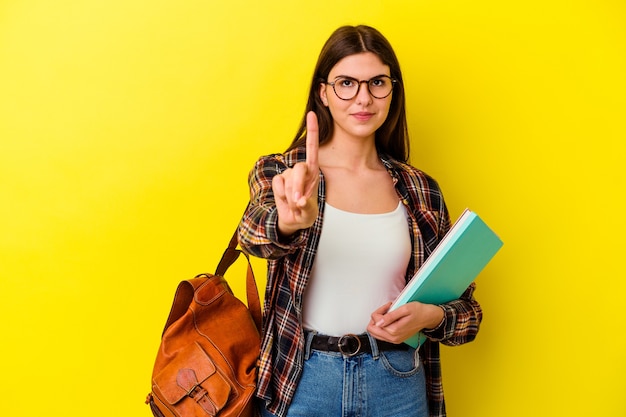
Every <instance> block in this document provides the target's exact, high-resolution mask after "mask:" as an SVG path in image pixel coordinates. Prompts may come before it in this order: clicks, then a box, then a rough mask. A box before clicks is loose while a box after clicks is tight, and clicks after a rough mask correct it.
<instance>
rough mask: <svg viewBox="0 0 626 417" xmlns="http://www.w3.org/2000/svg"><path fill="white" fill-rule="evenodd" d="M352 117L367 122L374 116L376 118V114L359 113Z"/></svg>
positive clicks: (353, 114)
mask: <svg viewBox="0 0 626 417" xmlns="http://www.w3.org/2000/svg"><path fill="white" fill-rule="evenodd" d="M352 116H353V117H354V118H355V119H357V120H359V121H362V122H365V121H367V120H369V119H371V118H372V116H374V113H369V112H364V111H361V112H358V113H352Z"/></svg>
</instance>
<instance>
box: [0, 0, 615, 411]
mask: <svg viewBox="0 0 626 417" xmlns="http://www.w3.org/2000/svg"><path fill="white" fill-rule="evenodd" d="M357 23H367V24H370V25H373V26H376V27H378V28H379V29H380V30H381V31H382V32H383V33H384V34H385V35H386V36H387V37H388V38H389V40H390V41H391V42H392V44H393V45H394V47H395V49H396V52H397V54H398V56H399V59H400V61H401V64H402V67H403V71H404V75H405V79H406V88H407V94H408V116H409V121H410V125H409V128H410V133H411V135H412V151H413V152H412V162H413V163H414V165H416V166H418V167H420V168H422V169H424V170H425V171H427V172H428V173H430V174H432V175H433V176H434V177H436V178H437V179H438V180H439V182H440V184H441V186H442V188H443V190H444V192H445V195H446V198H447V202H448V205H449V207H450V212H451V215H452V217H454V218H456V217H457V216H458V215H459V214H460V213H461V211H462V209H463V208H464V207H466V206H467V207H470V208H472V209H474V210H475V211H477V212H478V213H479V214H480V215H481V216H482V217H483V218H484V219H485V220H486V221H487V222H488V223H489V224H490V225H491V226H492V227H493V228H494V229H495V230H497V231H498V233H499V234H500V235H501V237H502V239H503V240H504V241H505V246H504V248H503V250H502V251H501V252H500V253H499V254H498V256H497V257H496V258H495V259H494V261H493V262H492V263H491V264H490V265H489V266H488V267H487V268H486V269H485V271H484V272H483V273H482V274H481V275H480V277H479V278H478V284H479V286H478V291H477V297H478V299H479V300H480V301H481V303H482V305H483V307H484V310H485V319H484V323H483V328H482V330H481V333H480V335H479V337H478V339H477V340H476V342H474V343H472V344H469V345H466V346H463V347H460V348H444V350H443V359H444V378H445V386H446V394H447V399H448V409H449V414H450V415H451V416H457V417H461V416H462V417H485V416H493V417H500V416H507V417H515V416H588V415H589V416H600V415H602V416H625V415H626V402H625V401H624V399H623V398H624V393H625V391H626V390H625V387H626V383H625V382H624V374H625V373H626V359H625V356H626V355H625V352H626V340H625V339H626V338H625V337H624V332H625V330H626V327H625V324H624V320H623V319H622V315H623V307H624V292H625V291H626V284H625V282H626V280H625V277H624V268H623V267H622V264H623V261H624V254H623V252H624V243H623V242H624V240H623V239H624V234H625V233H626V226H625V223H624V212H625V211H626V207H625V198H624V188H625V185H626V182H625V179H626V177H625V174H624V164H625V163H626V161H625V158H624V157H625V152H624V141H625V139H626V122H625V120H626V117H625V111H626V102H625V101H626V99H625V97H626V81H625V80H626V43H625V40H626V33H625V32H626V6H625V4H624V2H623V1H619V0H613V1H609V0H586V1H583V0H580V1H576V0H572V1H565V0H563V1H557V0H548V1H545V0H527V1H510V2H509V1H496V0H478V1H472V2H470V1H462V0H450V1H430V0H420V1H413V0H406V1H396V2H393V1H389V2H382V1H373V0H361V1H344V2H340V3H337V2H336V1H330V0H322V1H316V2H287V1H285V2H283V1H280V0H269V1H264V2H256V1H255V2H252V1H242V0H231V1H227V2H219V3H217V2H212V1H210V0H205V1H197V0H196V1H194V0H187V1H180V2H176V1H154V0H151V1H148V0H108V1H96V0H92V1H78V0H55V1H51V0H47V1H44V0H2V1H0V256H1V258H0V280H1V281H0V295H1V302H0V323H1V324H0V335H1V336H0V338H1V339H0V349H1V350H0V353H1V354H0V375H1V377H0V393H1V395H2V399H3V406H2V410H3V411H2V414H3V415H14V416H37V417H38V416H44V415H51V416H61V415H69V416H89V417H97V416H111V415H117V416H148V415H150V411H149V410H148V407H147V406H145V405H144V404H143V400H144V398H145V395H146V394H147V393H148V391H149V388H150V375H151V371H152V363H153V360H154V357H155V354H156V350H157V347H158V343H159V336H160V332H161V330H162V327H163V324H164V322H165V319H166V317H167V314H168V312H169V308H170V305H171V301H172V298H173V294H174V289H175V287H176V285H177V283H178V282H179V281H180V280H183V279H187V278H191V277H192V276H193V275H194V274H196V273H199V272H203V271H213V269H214V267H215V265H216V263H217V260H218V259H219V256H220V255H221V251H222V249H223V247H224V246H225V245H226V242H227V241H228V238H229V237H230V233H231V232H232V230H233V229H234V227H235V225H236V223H237V221H238V219H239V216H240V214H241V212H242V211H243V208H244V206H245V203H246V199H247V185H246V177H247V173H248V171H249V169H250V168H251V166H252V164H253V162H254V161H255V159H256V158H257V157H258V156H259V155H261V154H265V153H269V152H275V151H281V150H283V149H284V148H285V147H286V146H287V145H288V143H289V142H290V140H291V137H292V135H293V134H294V133H295V130H296V128H297V125H298V122H299V120H300V117H301V116H302V113H303V110H304V102H305V97H306V93H307V92H306V88H307V86H308V83H309V79H310V76H311V72H312V69H313V65H314V63H315V60H316V58H317V54H318V52H319V50H320V48H321V46H322V44H323V42H324V41H325V40H326V38H327V37H328V36H329V34H330V33H331V32H332V30H334V29H335V28H336V27H337V26H339V25H342V24H357ZM255 266H256V272H257V276H258V277H259V278H260V279H259V280H260V281H262V278H263V275H264V270H263V264H262V263H260V262H259V263H256V262H255ZM238 268H239V269H241V267H240V266H238ZM239 269H237V268H236V269H235V270H234V271H232V272H231V273H230V274H229V276H230V277H231V280H232V279H233V278H236V279H237V280H239V276H240V274H239V272H238V271H239ZM237 291H240V287H239V286H237Z"/></svg>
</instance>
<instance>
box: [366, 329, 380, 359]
mask: <svg viewBox="0 0 626 417" xmlns="http://www.w3.org/2000/svg"><path fill="white" fill-rule="evenodd" d="M367 337H368V339H369V340H370V346H371V347H372V358H373V359H374V360H378V357H379V356H380V352H379V350H378V343H376V339H375V338H374V336H372V335H371V334H369V333H367Z"/></svg>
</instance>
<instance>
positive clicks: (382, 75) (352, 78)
mask: <svg viewBox="0 0 626 417" xmlns="http://www.w3.org/2000/svg"><path fill="white" fill-rule="evenodd" d="M378 77H391V75H389V74H378V75H374V76H373V77H370V78H369V79H370V80H371V79H374V78H378ZM339 78H350V79H351V80H357V81H358V80H359V79H358V78H356V77H353V76H351V75H337V76H336V77H335V78H334V79H335V80H337V79H339ZM363 81H366V80H363Z"/></svg>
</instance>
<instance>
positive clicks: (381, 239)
mask: <svg viewBox="0 0 626 417" xmlns="http://www.w3.org/2000/svg"><path fill="white" fill-rule="evenodd" d="M410 258H411V237H410V235H409V227H408V223H407V218H406V208H405V207H404V205H403V204H402V203H401V202H399V203H398V207H397V208H396V209H395V210H394V211H392V212H389V213H383V214H358V213H350V212H347V211H343V210H339V209H336V208H334V207H332V206H331V205H329V204H328V203H326V204H325V209H324V224H323V226H322V234H321V236H320V242H319V247H318V250H317V255H316V256H315V262H314V264H313V269H312V271H311V277H310V279H309V283H308V286H307V288H306V291H305V293H304V304H303V326H304V328H305V329H308V330H315V331H317V332H319V333H321V334H325V335H330V336H342V335H344V334H347V333H354V334H360V333H363V332H365V331H366V328H367V325H368V323H369V321H370V316H371V314H372V313H373V312H374V310H376V309H377V308H378V307H380V306H382V305H383V304H385V303H387V302H388V301H392V300H393V299H395V297H396V296H397V295H398V294H399V293H400V291H401V290H402V288H404V285H405V273H406V269H407V266H408V264H409V260H410Z"/></svg>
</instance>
